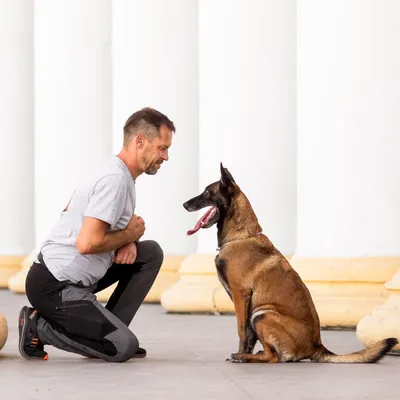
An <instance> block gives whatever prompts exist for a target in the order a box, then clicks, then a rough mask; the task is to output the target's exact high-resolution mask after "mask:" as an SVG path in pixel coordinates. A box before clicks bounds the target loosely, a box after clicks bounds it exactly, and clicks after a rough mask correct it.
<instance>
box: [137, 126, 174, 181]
mask: <svg viewBox="0 0 400 400" xmlns="http://www.w3.org/2000/svg"><path fill="white" fill-rule="evenodd" d="M171 141H172V132H171V131H170V130H169V129H168V128H167V127H166V126H165V125H162V126H161V128H160V137H155V138H154V139H152V140H151V141H150V140H149V139H147V138H144V144H143V148H142V149H140V154H139V157H140V164H141V169H142V171H143V172H144V173H146V174H148V175H155V174H156V173H157V172H158V170H159V169H160V167H161V164H162V163H163V162H164V161H167V160H168V149H169V147H170V146H171Z"/></svg>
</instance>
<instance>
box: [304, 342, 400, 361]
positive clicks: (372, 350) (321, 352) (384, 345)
mask: <svg viewBox="0 0 400 400" xmlns="http://www.w3.org/2000/svg"><path fill="white" fill-rule="evenodd" d="M398 343H399V341H398V340H397V339H396V338H388V339H383V340H380V341H379V342H376V343H374V344H373V345H372V346H369V347H367V348H365V349H363V350H361V351H357V352H355V353H350V354H334V353H332V352H331V351H329V350H328V349H327V348H326V347H324V346H323V345H321V346H320V348H319V349H318V350H317V351H316V352H315V354H314V355H313V356H312V357H311V360H312V361H316V362H320V363H339V364H340V363H375V362H377V361H378V360H380V359H381V358H382V357H383V356H384V355H385V354H386V353H387V352H388V351H390V350H391V349H392V348H393V347H394V346H396V345H397V344H398Z"/></svg>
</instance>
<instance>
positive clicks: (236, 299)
mask: <svg viewBox="0 0 400 400" xmlns="http://www.w3.org/2000/svg"><path fill="white" fill-rule="evenodd" d="M251 294H252V292H251V290H246V289H233V290H232V299H233V304H234V306H235V313H236V321H237V330H238V335H239V349H238V353H244V352H246V350H247V346H248V335H247V334H248V332H247V327H248V322H249V305H250V300H251ZM232 356H233V354H232V355H231V358H230V359H228V360H232Z"/></svg>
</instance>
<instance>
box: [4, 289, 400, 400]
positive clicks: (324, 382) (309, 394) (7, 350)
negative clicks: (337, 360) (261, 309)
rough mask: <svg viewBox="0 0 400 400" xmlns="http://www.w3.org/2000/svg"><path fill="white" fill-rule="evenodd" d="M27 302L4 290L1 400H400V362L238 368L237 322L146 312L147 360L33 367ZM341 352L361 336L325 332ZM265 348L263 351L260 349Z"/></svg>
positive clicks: (67, 361) (140, 319)
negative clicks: (233, 356)
mask: <svg viewBox="0 0 400 400" xmlns="http://www.w3.org/2000/svg"><path fill="white" fill-rule="evenodd" d="M24 304H27V301H26V297H25V296H24V295H16V294H12V293H11V292H9V291H7V290H0V312H1V313H3V314H4V315H5V316H6V318H7V319H8V325H9V338H8V342H7V343H6V345H5V347H4V348H3V350H2V351H0V398H1V399H4V400H14V399H16V400H20V399H24V400H25V399H26V400H34V399H40V400H44V399H59V400H61V399H73V398H76V399H85V400H86V399H98V400H100V399H108V400H110V399H113V400H119V399H151V400H153V399H188V400H189V399H190V398H192V399H229V400H233V399H248V398H254V399H271V400H274V399H290V400H301V399H304V400H312V399H315V400H322V399H357V400H359V399H374V400H378V399H379V400H383V399H396V400H397V399H399V398H400V382H399V380H400V379H399V378H400V357H396V356H387V357H385V358H384V359H383V360H381V361H380V363H378V364H373V365H335V364H314V363H310V362H301V363H288V364H271V365H269V364H231V363H228V362H226V361H225V359H226V357H227V356H229V354H230V353H232V352H235V351H236V348H237V334H236V322H235V318H234V316H207V315H168V314H166V313H165V312H164V311H163V309H162V308H161V307H160V306H158V305H143V306H142V308H141V309H140V310H139V312H138V314H137V316H136V319H135V321H134V322H133V323H132V326H131V328H132V329H133V330H134V332H135V333H136V334H137V335H138V337H139V340H140V341H141V345H142V346H143V347H145V348H146V349H147V351H148V357H147V358H145V359H142V360H133V361H128V362H126V363H122V364H111V363H105V362H103V361H101V360H90V359H85V358H82V357H80V356H77V355H74V354H69V353H66V352H61V351H59V350H57V349H55V348H51V347H46V350H47V351H48V353H49V360H48V361H27V360H24V359H23V358H21V357H20V355H19V353H18V349H17V341H18V330H17V315H18V312H19V309H20V307H22V305H24ZM322 336H323V339H324V343H325V345H326V346H327V347H328V348H329V349H330V350H332V351H335V352H339V353H340V352H343V353H344V352H351V351H356V350H358V349H360V348H362V346H361V345H360V343H359V342H358V341H357V338H356V335H355V332H336V331H323V332H322ZM257 348H258V347H257Z"/></svg>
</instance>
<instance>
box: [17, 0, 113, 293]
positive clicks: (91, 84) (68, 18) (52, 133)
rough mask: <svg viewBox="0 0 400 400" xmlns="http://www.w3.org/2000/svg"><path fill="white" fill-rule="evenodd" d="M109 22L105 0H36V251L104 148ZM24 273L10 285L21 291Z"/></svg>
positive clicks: (107, 137) (107, 136)
mask: <svg viewBox="0 0 400 400" xmlns="http://www.w3.org/2000/svg"><path fill="white" fill-rule="evenodd" d="M110 24H111V3H110V0H85V1H81V0H72V1H68V2H54V1H51V0H37V1H36V2H35V24H34V26H35V199H34V200H35V201H34V203H35V226H36V228H35V229H36V243H35V251H36V250H37V249H38V247H39V246H40V244H41V243H42V241H43V240H44V239H45V238H46V236H47V234H48V233H49V232H50V230H51V229H52V226H53V224H54V222H55V221H56V220H57V219H58V217H59V215H60V212H61V211H62V210H63V209H64V207H65V206H66V205H67V203H68V201H69V199H70V196H71V194H72V192H73V190H74V188H75V186H76V185H77V184H78V183H79V181H80V180H81V179H82V176H84V175H85V174H87V173H89V172H90V170H93V169H94V168H95V167H96V165H97V164H98V163H99V162H101V161H102V160H103V158H104V157H106V156H108V155H109V154H111V71H110V66H111V62H110V51H111V49H110V39H111V32H110ZM28 268H29V267H28ZM26 270H27V269H25V274H26ZM24 280H25V276H24V275H23V274H22V273H21V274H20V275H19V276H16V277H14V278H12V280H10V288H11V289H12V290H14V291H24Z"/></svg>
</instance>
